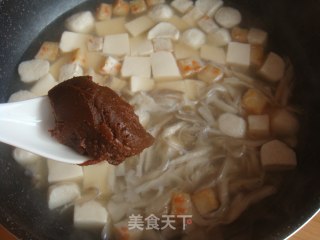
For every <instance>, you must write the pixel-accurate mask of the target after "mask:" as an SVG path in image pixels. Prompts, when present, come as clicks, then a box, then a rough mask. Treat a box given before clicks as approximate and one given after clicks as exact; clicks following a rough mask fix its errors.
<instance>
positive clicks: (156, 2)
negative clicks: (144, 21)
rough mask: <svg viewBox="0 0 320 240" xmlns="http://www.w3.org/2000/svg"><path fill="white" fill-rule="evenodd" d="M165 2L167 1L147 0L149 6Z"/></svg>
mask: <svg viewBox="0 0 320 240" xmlns="http://www.w3.org/2000/svg"><path fill="white" fill-rule="evenodd" d="M165 2H166V1H165V0H146V4H147V5H148V7H152V6H154V5H158V4H163V3H165Z"/></svg>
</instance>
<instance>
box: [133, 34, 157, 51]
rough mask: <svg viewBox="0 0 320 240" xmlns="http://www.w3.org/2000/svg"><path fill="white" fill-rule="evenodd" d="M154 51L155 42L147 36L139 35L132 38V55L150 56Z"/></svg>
mask: <svg viewBox="0 0 320 240" xmlns="http://www.w3.org/2000/svg"><path fill="white" fill-rule="evenodd" d="M151 53H153V44H152V42H151V41H150V40H148V39H146V38H145V37H142V36H138V37H135V38H131V39H130V55H131V56H149V55H150V54H151Z"/></svg>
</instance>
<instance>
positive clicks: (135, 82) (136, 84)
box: [130, 76, 154, 92]
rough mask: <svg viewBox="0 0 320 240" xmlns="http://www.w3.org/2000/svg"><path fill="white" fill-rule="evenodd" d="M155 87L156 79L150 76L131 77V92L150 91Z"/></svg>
mask: <svg viewBox="0 0 320 240" xmlns="http://www.w3.org/2000/svg"><path fill="white" fill-rule="evenodd" d="M153 88H154V80H153V79H151V78H148V77H136V76H132V77H131V78H130V90H131V92H139V91H150V90H152V89H153Z"/></svg>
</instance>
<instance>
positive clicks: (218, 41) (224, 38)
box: [207, 28, 231, 47]
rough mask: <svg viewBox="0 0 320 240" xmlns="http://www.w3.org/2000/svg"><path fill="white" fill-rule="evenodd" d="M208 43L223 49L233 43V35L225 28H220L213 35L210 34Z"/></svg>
mask: <svg viewBox="0 0 320 240" xmlns="http://www.w3.org/2000/svg"><path fill="white" fill-rule="evenodd" d="M207 38H208V43H210V44H213V45H215V46H217V47H223V46H226V45H228V44H229V42H231V35H230V33H229V31H228V30H227V29H225V28H219V29H218V30H216V31H215V32H213V33H209V34H208V37H207Z"/></svg>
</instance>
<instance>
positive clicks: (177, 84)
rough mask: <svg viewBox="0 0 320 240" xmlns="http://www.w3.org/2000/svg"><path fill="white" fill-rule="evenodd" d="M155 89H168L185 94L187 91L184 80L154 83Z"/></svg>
mask: <svg viewBox="0 0 320 240" xmlns="http://www.w3.org/2000/svg"><path fill="white" fill-rule="evenodd" d="M155 88H156V89H168V90H173V91H178V92H182V93H185V92H186V91H187V90H186V85H185V82H184V80H178V81H163V82H156V85H155Z"/></svg>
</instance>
